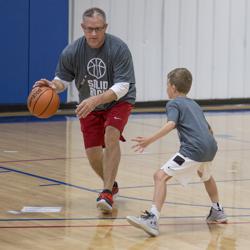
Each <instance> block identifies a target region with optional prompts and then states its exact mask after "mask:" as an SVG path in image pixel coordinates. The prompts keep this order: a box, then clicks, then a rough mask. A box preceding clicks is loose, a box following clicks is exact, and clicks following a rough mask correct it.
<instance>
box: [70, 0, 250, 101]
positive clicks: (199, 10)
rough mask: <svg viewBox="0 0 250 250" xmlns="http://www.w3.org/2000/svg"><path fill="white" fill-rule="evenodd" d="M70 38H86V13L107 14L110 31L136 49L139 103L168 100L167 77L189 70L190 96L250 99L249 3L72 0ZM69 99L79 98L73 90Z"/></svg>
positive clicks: (230, 0)
mask: <svg viewBox="0 0 250 250" xmlns="http://www.w3.org/2000/svg"><path fill="white" fill-rule="evenodd" d="M70 3H71V13H70V14H71V20H70V22H71V30H70V34H71V37H70V39H71V40H73V39H76V38H78V37H79V36H81V35H82V31H81V29H80V22H81V15H82V12H83V11H84V10H85V9H86V8H89V7H92V6H97V7H100V8H103V9H104V10H105V11H106V14H107V18H108V23H109V28H108V32H109V33H112V34H114V35H117V36H119V37H120V38H122V39H123V40H124V41H125V42H127V44H128V46H129V47H130V49H131V52H132V55H133V59H134V64H135V70H136V80H137V90H138V93H137V101H149V100H151V101H152V100H165V99H166V90H165V89H166V88H165V86H166V74H167V72H168V71H169V70H171V69H173V68H175V67H187V68H188V69H190V70H191V71H192V73H193V77H194V82H193V87H192V89H191V92H190V95H189V96H190V97H192V98H195V99H217V98H218V99H227V98H228V99H230V98H246V97H250V84H249V83H250V71H249V68H250V15H249V14H250V0H84V1H83V0H70ZM68 100H69V101H72V100H77V94H76V92H75V90H74V89H72V88H70V89H69V92H68Z"/></svg>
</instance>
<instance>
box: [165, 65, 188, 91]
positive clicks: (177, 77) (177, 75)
mask: <svg viewBox="0 0 250 250" xmlns="http://www.w3.org/2000/svg"><path fill="white" fill-rule="evenodd" d="M168 82H169V83H170V84H171V85H175V87H176V89H177V91H178V92H180V93H184V94H187V93H188V92H189V90H190V88H191V85H192V74H191V72H190V71H189V70H188V69H186V68H176V69H174V70H172V71H170V72H169V73H168Z"/></svg>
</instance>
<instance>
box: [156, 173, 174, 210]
mask: <svg viewBox="0 0 250 250" xmlns="http://www.w3.org/2000/svg"><path fill="white" fill-rule="evenodd" d="M170 178H172V176H169V175H167V174H166V173H165V172H164V171H163V170H161V169H160V170H158V171H157V172H156V173H155V174H154V183H155V186H154V196H153V204H154V205H155V206H156V208H157V210H158V211H159V212H160V211H161V209H162V206H163V204H164V202H165V200H166V196H167V185H166V182H167V181H168V180H169V179H170Z"/></svg>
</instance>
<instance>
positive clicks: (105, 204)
mask: <svg viewBox="0 0 250 250" xmlns="http://www.w3.org/2000/svg"><path fill="white" fill-rule="evenodd" d="M96 202H97V204H96V206H97V208H98V209H99V210H101V211H102V212H103V213H111V212H112V205H113V197H112V194H111V192H110V191H107V190H104V191H102V192H101V193H100V194H99V196H98V198H97V199H96Z"/></svg>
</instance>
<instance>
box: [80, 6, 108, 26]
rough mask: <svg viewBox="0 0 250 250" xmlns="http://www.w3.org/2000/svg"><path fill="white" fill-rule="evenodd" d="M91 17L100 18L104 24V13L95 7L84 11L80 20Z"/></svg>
mask: <svg viewBox="0 0 250 250" xmlns="http://www.w3.org/2000/svg"><path fill="white" fill-rule="evenodd" d="M93 16H101V17H102V19H103V21H104V23H106V14H105V12H104V11H103V10H102V9H99V8H97V7H93V8H90V9H87V10H86V11H84V13H83V14H82V20H83V21H84V19H85V18H86V17H93Z"/></svg>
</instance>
